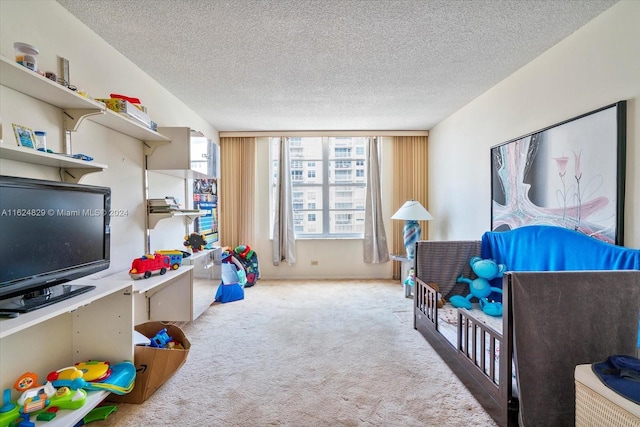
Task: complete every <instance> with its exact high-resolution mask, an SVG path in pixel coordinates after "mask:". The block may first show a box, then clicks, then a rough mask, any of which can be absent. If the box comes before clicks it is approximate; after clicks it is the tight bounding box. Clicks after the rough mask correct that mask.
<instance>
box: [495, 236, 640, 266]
mask: <svg viewBox="0 0 640 427" xmlns="http://www.w3.org/2000/svg"><path fill="white" fill-rule="evenodd" d="M482 258H491V259H494V260H496V261H497V262H498V263H500V264H505V265H506V266H507V271H563V270H640V249H629V248H625V247H622V246H616V245H612V244H609V243H605V242H603V241H600V240H597V239H595V238H593V237H589V236H587V235H586V234H583V233H579V232H577V231H573V230H570V229H568V228H562V227H552V226H546V225H532V226H526V227H519V228H516V229H514V230H511V231H506V232H492V231H489V232H486V233H485V234H484V235H483V236H482Z"/></svg>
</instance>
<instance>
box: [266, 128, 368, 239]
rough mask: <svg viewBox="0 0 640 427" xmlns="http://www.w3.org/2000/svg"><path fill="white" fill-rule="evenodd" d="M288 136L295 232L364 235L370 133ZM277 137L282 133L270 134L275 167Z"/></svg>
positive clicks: (314, 235)
mask: <svg viewBox="0 0 640 427" xmlns="http://www.w3.org/2000/svg"><path fill="white" fill-rule="evenodd" d="M289 140H290V142H291V144H290V155H291V159H290V162H291V164H290V167H291V182H292V186H293V198H292V200H293V201H292V204H293V210H294V229H295V232H296V237H297V238H336V237H351V238H362V237H363V233H364V206H365V197H366V194H365V191H366V178H365V176H366V154H365V153H366V149H365V148H366V142H367V138H366V137H299V138H298V137H296V138H290V139H289ZM294 142H295V143H294ZM278 143H279V138H271V157H272V159H274V162H273V167H274V170H275V171H277V165H278V163H277V162H278V159H277V156H278V149H277V147H278ZM275 176H277V175H274V177H275ZM273 188H275V182H274V185H272V189H273ZM272 197H273V194H272ZM305 206H306V207H305Z"/></svg>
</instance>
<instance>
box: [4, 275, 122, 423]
mask: <svg viewBox="0 0 640 427" xmlns="http://www.w3.org/2000/svg"><path fill="white" fill-rule="evenodd" d="M69 283H73V284H78V285H93V286H95V287H96V288H95V289H94V290H92V291H90V292H87V293H84V294H81V295H78V296H75V297H73V298H70V299H67V300H64V301H60V302H57V303H55V304H52V305H50V306H47V307H43V308H40V309H37V310H34V311H31V312H28V313H23V314H20V315H19V316H18V317H16V318H10V319H2V320H0V354H1V355H2V359H1V360H2V369H3V375H6V373H7V371H11V368H12V367H13V364H14V363H19V361H15V360H12V359H13V358H11V357H9V356H10V352H11V351H12V350H13V351H15V348H16V347H19V346H20V345H24V341H23V340H24V338H23V337H24V335H23V334H24V333H26V332H27V331H28V330H33V329H34V328H41V330H42V331H44V332H41V333H44V334H46V333H47V329H46V328H48V327H49V326H48V325H51V323H52V322H54V323H55V321H57V320H60V319H62V321H61V322H60V323H61V324H63V325H64V324H68V325H70V330H69V331H68V334H69V335H70V336H73V340H72V342H73V345H72V348H71V349H69V357H71V359H72V360H69V361H68V363H69V364H72V363H77V362H82V361H85V360H107V361H110V362H114V363H117V362H120V361H123V360H133V310H132V298H133V291H132V287H133V284H132V280H121V279H118V278H113V277H106V278H103V279H97V280H91V279H87V278H83V279H78V280H76V281H73V282H69ZM26 351H29V350H26ZM46 356H47V354H46V353H44V354H42V357H39V358H38V365H39V366H33V367H31V369H32V370H33V371H39V372H47V370H49V371H52V370H55V369H58V368H61V366H51V365H49V363H51V362H50V361H49V360H48V358H47V357H46ZM19 375H20V372H17V373H15V376H16V378H17V377H18V376H19ZM108 394H109V393H108V392H105V391H97V392H90V393H88V396H87V401H86V403H85V404H84V405H83V406H82V407H81V408H80V409H76V410H61V411H59V412H58V413H57V415H56V418H54V419H53V420H52V421H50V422H36V423H35V424H36V426H41V425H42V426H44V425H46V426H65V427H66V426H72V425H75V424H76V423H77V422H78V421H80V420H81V419H82V418H83V417H84V416H85V415H86V414H87V413H88V412H89V411H90V410H91V409H93V408H95V407H96V406H97V405H98V404H99V403H100V402H102V401H103V400H104V399H105V398H106V397H107V395H108Z"/></svg>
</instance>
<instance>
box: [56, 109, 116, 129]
mask: <svg viewBox="0 0 640 427" xmlns="http://www.w3.org/2000/svg"><path fill="white" fill-rule="evenodd" d="M104 113H105V110H95V109H67V110H64V111H63V112H62V116H63V118H64V129H65V130H66V131H69V132H75V131H76V130H78V126H80V122H81V121H82V120H83V119H84V118H85V117H89V116H95V115H97V114H104Z"/></svg>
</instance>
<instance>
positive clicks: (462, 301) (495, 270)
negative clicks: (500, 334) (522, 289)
mask: <svg viewBox="0 0 640 427" xmlns="http://www.w3.org/2000/svg"><path fill="white" fill-rule="evenodd" d="M469 264H470V265H471V269H472V270H473V272H474V273H476V275H477V276H478V278H477V279H475V280H471V279H468V278H466V277H464V276H460V277H458V280H457V281H458V282H467V283H468V284H469V291H470V292H471V293H470V294H469V295H467V296H466V297H463V296H461V295H454V296H452V297H451V298H449V301H450V302H451V305H453V306H454V307H458V308H466V309H467V310H470V309H471V298H473V297H476V298H478V301H480V308H482V311H484V312H485V313H486V314H488V315H489V316H502V304H501V303H499V302H493V301H489V299H488V298H487V297H488V296H489V295H490V294H491V292H498V293H502V289H499V288H495V287H493V286H491V285H490V284H489V280H491V279H495V278H496V277H502V275H503V274H504V272H505V271H506V269H507V267H506V266H505V265H504V264H498V263H496V262H495V261H494V260H492V259H482V258H480V257H478V256H475V257H473V258H471V261H470V262H469Z"/></svg>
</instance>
